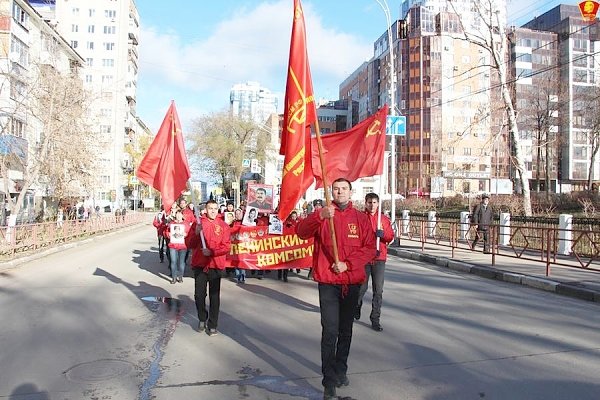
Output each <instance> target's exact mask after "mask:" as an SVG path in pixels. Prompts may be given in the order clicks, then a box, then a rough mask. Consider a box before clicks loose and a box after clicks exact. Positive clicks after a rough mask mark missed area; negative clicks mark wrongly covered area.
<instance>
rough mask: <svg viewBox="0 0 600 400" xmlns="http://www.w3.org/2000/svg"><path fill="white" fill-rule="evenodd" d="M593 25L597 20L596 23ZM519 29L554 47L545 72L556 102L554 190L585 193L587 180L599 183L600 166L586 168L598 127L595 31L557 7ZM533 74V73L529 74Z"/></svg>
mask: <svg viewBox="0 0 600 400" xmlns="http://www.w3.org/2000/svg"><path fill="white" fill-rule="evenodd" d="M596 21H597V20H596ZM523 27H524V28H527V29H531V30H536V31H544V32H548V34H552V35H553V36H551V38H552V41H548V42H549V43H551V44H552V46H554V47H556V52H557V60H556V62H555V63H554V64H553V65H552V66H551V67H552V68H551V69H550V70H551V71H552V72H553V75H554V76H555V78H556V79H557V80H558V82H559V85H558V88H557V89H558V90H557V94H558V95H557V98H556V113H555V114H556V119H557V122H556V124H557V139H556V147H557V150H556V151H557V153H558V154H557V155H556V156H555V157H554V158H553V159H556V160H557V161H558V162H557V168H558V171H557V175H558V183H559V187H558V189H557V191H560V192H569V191H571V190H583V189H590V188H588V185H587V181H588V179H589V178H590V174H591V175H592V176H591V180H592V182H598V181H600V161H599V160H598V159H596V160H595V162H594V163H593V164H592V163H591V154H592V151H593V149H594V146H593V143H594V140H596V143H597V136H598V135H599V133H598V128H597V126H598V125H597V121H598V117H596V114H597V112H598V109H597V107H598V104H599V103H598V102H597V100H596V99H598V97H599V96H600V90H599V86H600V79H598V76H600V75H599V74H600V62H599V61H598V57H597V56H596V54H597V53H598V51H599V50H600V31H599V29H598V26H597V23H594V24H589V23H588V22H586V21H584V20H583V19H582V17H581V14H580V11H579V8H578V7H577V6H571V5H565V4H562V5H559V6H556V7H554V8H553V9H551V10H549V11H548V12H546V13H544V14H542V15H540V16H539V17H536V18H534V19H532V20H531V21H530V22H528V23H526V24H525V25H524V26H523ZM521 44H522V45H525V46H524V47H525V48H527V47H529V48H531V49H538V48H541V47H544V44H545V43H542V42H539V41H538V42H535V41H529V42H525V43H523V42H521ZM532 73H533V74H535V73H536V71H535V70H533V71H532Z"/></svg>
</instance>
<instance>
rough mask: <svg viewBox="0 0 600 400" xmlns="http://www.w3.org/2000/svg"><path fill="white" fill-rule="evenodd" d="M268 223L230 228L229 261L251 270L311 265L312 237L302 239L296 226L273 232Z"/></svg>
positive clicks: (234, 265)
mask: <svg viewBox="0 0 600 400" xmlns="http://www.w3.org/2000/svg"><path fill="white" fill-rule="evenodd" d="M268 231H269V227H268V226H243V225H238V226H234V227H233V228H231V251H230V253H229V255H228V256H227V260H228V261H230V262H231V266H232V267H234V268H242V269H250V270H267V269H288V268H290V269H291V268H311V267H312V255H313V239H309V240H302V239H300V238H299V237H298V235H296V232H295V229H294V228H288V227H285V228H284V229H283V234H282V235H270V234H269V233H268Z"/></svg>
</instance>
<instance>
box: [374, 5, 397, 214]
mask: <svg viewBox="0 0 600 400" xmlns="http://www.w3.org/2000/svg"><path fill="white" fill-rule="evenodd" d="M375 1H376V2H377V4H379V6H380V7H381V9H382V10H383V13H384V14H385V20H386V22H387V33H388V47H389V49H390V61H389V68H390V74H391V75H392V76H391V79H390V80H389V82H390V115H392V116H394V115H396V70H395V68H394V42H393V39H394V38H393V36H392V18H391V14H390V8H389V6H388V4H387V0H375ZM390 147H391V149H390V152H391V159H390V163H391V164H392V171H391V173H390V175H391V178H392V185H391V192H392V193H391V199H392V210H391V220H392V224H393V223H394V221H395V220H396V198H395V196H396V135H392V137H391V139H390Z"/></svg>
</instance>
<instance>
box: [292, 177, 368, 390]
mask: <svg viewBox="0 0 600 400" xmlns="http://www.w3.org/2000/svg"><path fill="white" fill-rule="evenodd" d="M332 191H333V204H331V205H328V206H326V207H323V208H321V209H320V210H318V211H315V212H313V213H311V214H309V215H308V216H307V217H306V218H305V219H303V220H300V222H299V223H298V226H297V227H296V233H297V234H298V237H300V238H301V239H309V238H311V237H312V238H314V252H313V276H314V280H315V281H317V282H318V283H319V307H320V310H321V327H322V332H321V363H322V365H321V370H322V372H323V380H322V384H323V386H324V388H325V396H324V398H325V399H333V398H335V396H336V387H341V386H347V385H348V384H349V383H350V382H349V380H348V376H347V371H348V355H349V353H350V343H351V342H352V325H353V316H354V311H355V310H356V304H357V302H358V296H359V291H360V286H361V284H362V283H363V282H364V281H365V279H366V275H365V264H367V263H368V262H370V261H371V260H373V258H374V257H375V235H373V231H372V228H371V222H370V221H369V220H368V218H367V216H366V215H365V214H364V213H362V212H360V211H359V210H357V209H355V208H354V207H353V206H352V202H351V201H350V196H351V195H352V184H351V183H350V181H348V180H347V179H345V178H339V179H336V180H335V181H334V182H333V184H332ZM330 220H332V221H333V225H334V226H335V229H336V232H338V233H339V236H338V237H337V240H336V243H335V242H333V241H332V236H331V228H330V225H329V222H330ZM334 248H336V250H337V254H338V255H339V260H336V257H334V255H333V254H334V252H335V251H334V250H333V249H334Z"/></svg>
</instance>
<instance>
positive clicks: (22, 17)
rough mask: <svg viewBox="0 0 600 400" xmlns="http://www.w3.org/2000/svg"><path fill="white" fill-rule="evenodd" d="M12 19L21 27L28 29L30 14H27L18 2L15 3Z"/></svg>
mask: <svg viewBox="0 0 600 400" xmlns="http://www.w3.org/2000/svg"><path fill="white" fill-rule="evenodd" d="M12 17H13V19H14V20H15V21H16V22H17V23H18V24H19V25H21V26H22V27H24V28H25V29H27V24H28V22H29V14H27V13H26V12H25V10H23V9H22V8H21V6H20V5H18V4H17V3H16V2H14V3H13V9H12Z"/></svg>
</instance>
